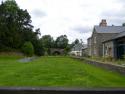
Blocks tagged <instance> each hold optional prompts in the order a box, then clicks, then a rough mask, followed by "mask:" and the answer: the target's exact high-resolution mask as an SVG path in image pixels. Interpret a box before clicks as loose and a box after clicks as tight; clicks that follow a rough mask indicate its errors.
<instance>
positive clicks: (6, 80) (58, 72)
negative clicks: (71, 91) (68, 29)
mask: <svg viewBox="0 0 125 94" xmlns="http://www.w3.org/2000/svg"><path fill="white" fill-rule="evenodd" d="M19 58H20V57H18V56H14V57H13V56H10V57H8V56H7V57H6V56H0V86H36V87H38V86H49V87H51V86H52V87H84V88H98V87H118V88H119V87H125V76H123V75H120V74H118V73H115V72H110V71H108V70H104V69H101V68H98V67H95V66H92V65H89V64H86V63H84V61H79V60H76V59H72V58H69V57H40V58H39V59H36V60H34V61H32V62H29V63H21V62H18V59H19Z"/></svg>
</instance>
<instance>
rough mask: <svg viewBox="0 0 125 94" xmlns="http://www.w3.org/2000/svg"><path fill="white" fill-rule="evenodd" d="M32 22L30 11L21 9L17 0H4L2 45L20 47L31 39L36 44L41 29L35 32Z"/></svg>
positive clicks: (0, 31) (0, 13)
mask: <svg viewBox="0 0 125 94" xmlns="http://www.w3.org/2000/svg"><path fill="white" fill-rule="evenodd" d="M31 22H32V21H31V16H30V15H29V13H28V11H27V10H23V9H20V8H19V6H18V5H17V3H16V1H15V0H6V1H5V2H2V3H1V5H0V43H1V45H3V47H10V48H13V49H20V48H21V46H22V45H23V44H24V42H25V41H30V42H32V44H33V45H35V46H36V45H37V44H38V43H37V42H38V40H39V39H38V35H39V34H40V29H36V31H35V32H33V26H32V25H31ZM35 46H34V47H35ZM36 47H37V46H36ZM34 49H35V48H34Z"/></svg>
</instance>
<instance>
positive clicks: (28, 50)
mask: <svg viewBox="0 0 125 94" xmlns="http://www.w3.org/2000/svg"><path fill="white" fill-rule="evenodd" d="M22 52H23V53H24V54H25V55H26V56H33V54H34V47H33V45H32V43H31V42H25V43H24V45H23V46H22Z"/></svg>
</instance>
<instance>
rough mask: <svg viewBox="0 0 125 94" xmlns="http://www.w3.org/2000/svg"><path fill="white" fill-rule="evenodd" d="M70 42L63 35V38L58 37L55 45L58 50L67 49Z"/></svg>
mask: <svg viewBox="0 0 125 94" xmlns="http://www.w3.org/2000/svg"><path fill="white" fill-rule="evenodd" d="M68 41H69V40H68V38H67V36H66V35H61V36H59V37H57V39H56V41H55V45H56V47H57V48H61V49H64V48H66V47H67V45H68Z"/></svg>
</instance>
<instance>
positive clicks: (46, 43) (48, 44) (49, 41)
mask: <svg viewBox="0 0 125 94" xmlns="http://www.w3.org/2000/svg"><path fill="white" fill-rule="evenodd" d="M40 40H41V42H42V45H43V47H44V50H45V51H46V52H47V53H48V54H50V48H53V46H54V40H53V37H51V35H44V36H42V38H41V39H40Z"/></svg>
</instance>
